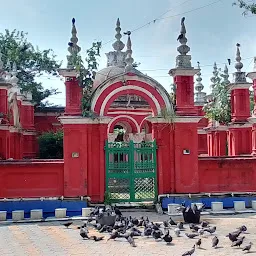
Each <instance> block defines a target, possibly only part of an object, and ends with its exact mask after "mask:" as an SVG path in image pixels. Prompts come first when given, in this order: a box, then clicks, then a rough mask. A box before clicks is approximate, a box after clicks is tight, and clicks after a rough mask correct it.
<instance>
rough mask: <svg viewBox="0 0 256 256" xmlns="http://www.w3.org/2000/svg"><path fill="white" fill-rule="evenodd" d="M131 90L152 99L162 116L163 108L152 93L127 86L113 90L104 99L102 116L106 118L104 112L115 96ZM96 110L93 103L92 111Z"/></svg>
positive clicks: (101, 109)
mask: <svg viewBox="0 0 256 256" xmlns="http://www.w3.org/2000/svg"><path fill="white" fill-rule="evenodd" d="M131 89H133V90H135V91H140V92H143V93H145V94H146V95H147V96H148V97H150V98H151V99H152V101H153V102H154V104H155V106H156V109H157V114H161V106H160V104H159V102H158V101H157V99H156V97H155V96H154V95H153V94H152V93H150V92H149V91H147V90H146V89H144V88H141V87H139V86H134V85H127V86H122V87H118V88H117V89H115V90H113V91H112V92H110V93H109V94H108V96H107V97H106V98H105V99H104V101H103V103H102V105H101V108H100V116H104V111H105V108H106V105H107V103H108V101H109V100H110V99H111V97H112V96H114V95H115V94H117V93H119V92H122V91H125V90H131ZM94 108H95V105H94V106H93V103H92V110H94Z"/></svg>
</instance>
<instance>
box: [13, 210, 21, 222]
mask: <svg viewBox="0 0 256 256" xmlns="http://www.w3.org/2000/svg"><path fill="white" fill-rule="evenodd" d="M12 220H13V221H19V220H24V211H22V210H20V211H12Z"/></svg>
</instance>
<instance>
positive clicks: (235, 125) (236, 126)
mask: <svg viewBox="0 0 256 256" xmlns="http://www.w3.org/2000/svg"><path fill="white" fill-rule="evenodd" d="M251 127H252V124H251V123H243V124H236V123H234V124H230V125H228V128H231V129H233V128H251Z"/></svg>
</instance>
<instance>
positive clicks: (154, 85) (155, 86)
mask: <svg viewBox="0 0 256 256" xmlns="http://www.w3.org/2000/svg"><path fill="white" fill-rule="evenodd" d="M124 79H125V80H129V81H132V80H134V81H139V82H143V83H145V84H148V85H149V86H151V87H152V88H153V89H155V90H156V91H157V92H158V94H159V95H160V96H161V97H162V99H163V101H164V103H165V106H166V108H167V110H168V111H172V105H171V103H170V100H169V98H168V95H167V93H168V92H167V91H165V90H164V87H163V88H161V87H160V86H159V85H158V84H157V82H156V83H153V82H152V81H151V80H150V79H149V78H148V79H146V77H144V76H143V77H139V76H127V75H124V76H122V77H117V78H116V79H114V80H111V81H109V82H108V83H106V84H104V85H103V86H102V87H101V85H100V86H99V87H98V88H97V89H96V93H95V95H94V97H93V99H92V105H91V109H92V110H94V109H95V106H96V104H97V101H98V99H99V97H100V96H101V94H102V93H103V92H104V91H105V90H106V89H107V88H109V86H110V85H112V84H114V83H117V82H122V81H123V80H124ZM125 87H127V86H125ZM133 87H134V86H133Z"/></svg>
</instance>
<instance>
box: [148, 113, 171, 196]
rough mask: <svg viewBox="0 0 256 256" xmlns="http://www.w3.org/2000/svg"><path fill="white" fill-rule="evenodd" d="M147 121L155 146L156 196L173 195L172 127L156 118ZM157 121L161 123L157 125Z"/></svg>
mask: <svg viewBox="0 0 256 256" xmlns="http://www.w3.org/2000/svg"><path fill="white" fill-rule="evenodd" d="M149 120H150V122H152V135H153V139H155V140H156V145H157V152H156V156H157V159H156V161H157V183H158V194H166V193H174V192H175V177H174V172H175V170H174V150H175V148H174V126H173V124H169V123H165V122H166V121H164V120H157V118H151V119H149ZM159 121H160V122H162V123H158V122H159Z"/></svg>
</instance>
